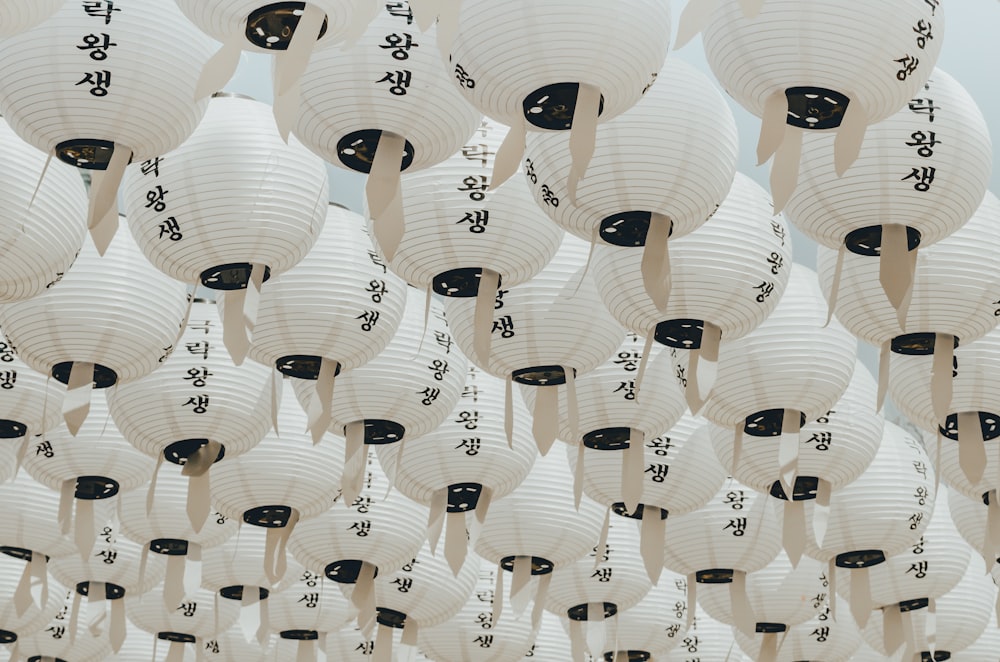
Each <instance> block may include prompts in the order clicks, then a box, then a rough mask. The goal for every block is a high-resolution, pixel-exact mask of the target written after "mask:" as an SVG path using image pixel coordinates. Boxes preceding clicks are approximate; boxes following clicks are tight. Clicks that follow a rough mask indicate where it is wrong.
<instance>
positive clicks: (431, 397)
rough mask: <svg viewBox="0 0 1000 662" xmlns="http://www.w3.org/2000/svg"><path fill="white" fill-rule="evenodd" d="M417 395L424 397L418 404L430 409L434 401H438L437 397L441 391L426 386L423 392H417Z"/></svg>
mask: <svg viewBox="0 0 1000 662" xmlns="http://www.w3.org/2000/svg"><path fill="white" fill-rule="evenodd" d="M417 394H418V395H422V396H424V399H423V400H421V401H420V404H422V405H423V406H425V407H430V406H431V405H432V404H434V401H435V400H437V399H438V396H439V395H441V389H439V388H431V387H430V386H428V387H427V388H425V389H424V390H423V391H418V392H417Z"/></svg>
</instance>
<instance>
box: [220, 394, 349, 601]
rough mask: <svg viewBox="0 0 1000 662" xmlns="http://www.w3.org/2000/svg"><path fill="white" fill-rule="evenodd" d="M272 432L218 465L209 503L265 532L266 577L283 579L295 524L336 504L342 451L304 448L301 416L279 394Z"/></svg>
mask: <svg viewBox="0 0 1000 662" xmlns="http://www.w3.org/2000/svg"><path fill="white" fill-rule="evenodd" d="M278 428H279V430H280V431H281V432H280V436H279V434H278V432H277V431H275V430H272V431H271V432H269V433H268V435H267V436H265V437H264V439H263V441H261V443H260V444H258V445H257V446H256V447H255V448H254V449H253V450H252V451H250V452H248V453H244V454H243V455H241V456H239V457H234V458H232V459H229V460H226V461H225V462H221V463H220V464H219V466H218V467H216V468H215V470H214V471H213V474H214V476H213V481H212V482H213V485H212V500H213V502H214V504H215V507H216V508H217V509H218V510H219V512H220V513H222V514H223V515H225V516H226V517H229V518H231V519H237V520H242V522H243V523H244V524H249V525H250V526H254V527H260V528H264V529H267V531H266V536H265V539H266V540H265V547H266V549H265V555H264V558H265V568H264V571H265V573H266V576H267V577H268V579H269V580H270V581H271V582H274V583H277V582H278V581H280V580H281V578H282V576H283V575H284V573H285V564H286V557H285V546H286V544H287V542H288V539H289V537H290V536H291V535H292V532H293V531H294V529H295V527H296V525H297V524H298V522H299V521H300V520H308V519H310V518H314V517H317V516H319V515H321V514H322V513H323V512H325V511H326V510H328V509H329V508H330V506H332V505H333V504H334V502H335V501H336V500H337V496H338V490H337V484H338V483H339V482H340V480H339V476H340V472H341V470H342V468H343V464H342V458H343V455H344V454H343V450H342V449H343V446H342V445H341V443H340V442H339V441H338V440H336V439H335V438H333V437H332V436H331V435H325V436H324V437H323V438H322V439H320V441H319V443H316V444H313V443H311V442H310V440H309V437H308V435H307V434H305V433H304V432H303V429H304V428H305V415H304V414H303V413H302V411H301V410H300V409H299V408H298V407H297V406H296V405H295V403H294V396H293V395H292V393H291V389H288V388H286V389H284V394H283V396H282V407H281V412H280V414H279V416H278Z"/></svg>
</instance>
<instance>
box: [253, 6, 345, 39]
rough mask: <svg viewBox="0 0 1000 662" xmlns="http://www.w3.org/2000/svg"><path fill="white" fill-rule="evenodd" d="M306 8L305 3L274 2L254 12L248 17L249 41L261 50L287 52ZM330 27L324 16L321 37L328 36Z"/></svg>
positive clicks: (320, 31)
mask: <svg viewBox="0 0 1000 662" xmlns="http://www.w3.org/2000/svg"><path fill="white" fill-rule="evenodd" d="M305 7H306V3H304V2H274V3H271V4H269V5H265V6H263V7H259V8H258V9H255V10H253V11H252V12H250V15H249V16H248V17H247V27H246V31H245V34H246V38H247V40H248V41H249V42H250V43H252V44H253V45H254V46H258V47H260V48H266V49H268V50H272V51H284V50H287V49H288V45H289V44H291V42H292V35H294V34H295V28H297V27H298V25H299V21H300V20H301V19H302V10H303V9H305ZM296 12H297V13H296ZM328 27H329V21H328V20H327V18H326V17H325V16H324V17H323V26H322V27H321V28H320V30H319V36H320V37H322V36H323V35H325V34H326V30H327V28H328Z"/></svg>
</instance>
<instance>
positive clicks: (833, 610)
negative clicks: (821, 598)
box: [826, 559, 837, 623]
mask: <svg viewBox="0 0 1000 662" xmlns="http://www.w3.org/2000/svg"><path fill="white" fill-rule="evenodd" d="M826 582H827V584H828V586H827V587H826V603H827V605H828V606H829V607H830V618H832V619H833V622H834V623H836V622H837V561H836V559H830V562H829V563H827V566H826Z"/></svg>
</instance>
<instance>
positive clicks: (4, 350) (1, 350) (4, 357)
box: [0, 339, 16, 363]
mask: <svg viewBox="0 0 1000 662" xmlns="http://www.w3.org/2000/svg"><path fill="white" fill-rule="evenodd" d="M15 353H16V350H15V349H14V345H13V343H11V342H10V339H7V342H0V361H3V362H4V363H10V362H11V361H13V360H14V354H15Z"/></svg>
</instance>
